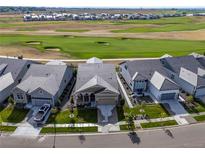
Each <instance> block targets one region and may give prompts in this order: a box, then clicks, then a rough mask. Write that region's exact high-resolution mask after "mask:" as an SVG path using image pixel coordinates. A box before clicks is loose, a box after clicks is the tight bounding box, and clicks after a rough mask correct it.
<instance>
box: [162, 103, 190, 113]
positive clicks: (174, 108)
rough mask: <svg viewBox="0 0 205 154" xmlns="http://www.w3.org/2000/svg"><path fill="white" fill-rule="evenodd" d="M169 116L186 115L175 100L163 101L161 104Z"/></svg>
mask: <svg viewBox="0 0 205 154" xmlns="http://www.w3.org/2000/svg"><path fill="white" fill-rule="evenodd" d="M161 103H162V104H164V106H165V107H166V109H167V110H168V112H169V113H170V114H171V115H185V114H188V113H187V111H186V110H185V109H184V107H183V106H182V105H181V104H180V103H179V102H178V101H177V100H164V101H162V102H161Z"/></svg>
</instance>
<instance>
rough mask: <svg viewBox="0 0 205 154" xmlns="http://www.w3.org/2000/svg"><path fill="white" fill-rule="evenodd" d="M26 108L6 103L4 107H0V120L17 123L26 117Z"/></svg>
mask: <svg viewBox="0 0 205 154" xmlns="http://www.w3.org/2000/svg"><path fill="white" fill-rule="evenodd" d="M27 113H28V110H26V109H18V108H15V106H14V105H8V106H7V107H6V108H0V122H11V123H19V122H21V121H22V120H24V118H25V117H26V115H27Z"/></svg>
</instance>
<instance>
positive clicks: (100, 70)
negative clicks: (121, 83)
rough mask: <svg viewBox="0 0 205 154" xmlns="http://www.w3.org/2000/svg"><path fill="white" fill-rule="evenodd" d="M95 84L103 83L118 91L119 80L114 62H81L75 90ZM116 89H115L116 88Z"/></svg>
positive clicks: (104, 85) (106, 86)
mask: <svg viewBox="0 0 205 154" xmlns="http://www.w3.org/2000/svg"><path fill="white" fill-rule="evenodd" d="M93 85H101V86H102V85H103V87H105V88H108V89H110V90H112V91H118V82H117V77H116V72H115V66H114V65H113V64H103V63H100V64H99V63H98V64H90V63H89V64H87V63H85V64H79V65H78V72H77V81H76V86H75V92H78V91H81V90H82V89H86V88H87V87H90V86H93ZM114 89H115V90H114Z"/></svg>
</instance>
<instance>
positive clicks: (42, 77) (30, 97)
mask: <svg viewBox="0 0 205 154" xmlns="http://www.w3.org/2000/svg"><path fill="white" fill-rule="evenodd" d="M72 77H73V70H72V69H71V68H70V67H69V66H67V65H53V63H50V62H49V63H48V64H46V65H42V64H32V65H31V66H30V68H29V70H28V71H27V73H26V75H25V76H24V78H23V79H22V82H21V83H20V84H18V85H17V86H16V87H15V88H14V89H13V96H14V99H15V101H16V103H18V104H22V105H25V104H32V105H34V106H35V105H43V104H44V103H49V104H51V105H53V106H55V105H56V103H57V102H58V101H59V97H60V96H61V95H62V93H63V91H64V89H65V88H66V87H67V85H68V84H69V83H70V82H71V79H72Z"/></svg>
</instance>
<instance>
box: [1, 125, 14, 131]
mask: <svg viewBox="0 0 205 154" xmlns="http://www.w3.org/2000/svg"><path fill="white" fill-rule="evenodd" d="M16 128H17V127H16V126H0V132H14V131H15V130H16Z"/></svg>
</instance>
